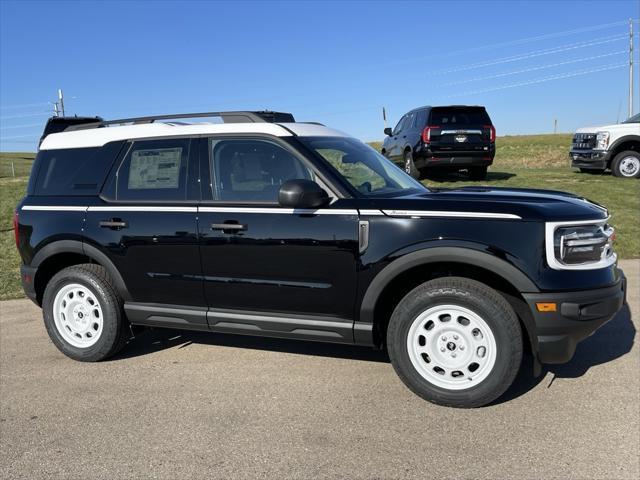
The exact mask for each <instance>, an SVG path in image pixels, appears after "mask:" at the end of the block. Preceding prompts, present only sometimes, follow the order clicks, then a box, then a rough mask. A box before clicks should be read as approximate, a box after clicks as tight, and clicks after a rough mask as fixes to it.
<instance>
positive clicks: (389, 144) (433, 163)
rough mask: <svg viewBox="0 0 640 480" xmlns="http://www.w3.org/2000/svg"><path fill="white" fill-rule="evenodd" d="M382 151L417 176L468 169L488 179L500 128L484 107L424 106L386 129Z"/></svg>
mask: <svg viewBox="0 0 640 480" xmlns="http://www.w3.org/2000/svg"><path fill="white" fill-rule="evenodd" d="M384 133H385V135H387V137H386V138H385V139H384V142H383V144H382V154H383V155H385V156H386V157H387V158H389V159H391V160H393V161H394V162H395V163H397V164H399V165H401V166H402V168H404V170H405V172H407V173H408V174H409V175H411V176H412V177H413V178H416V179H421V178H423V177H424V176H425V175H426V174H427V172H430V173H433V174H437V173H445V172H453V171H458V170H467V171H468V172H469V176H470V177H471V178H472V179H473V180H484V178H485V177H486V176H487V168H488V167H489V165H491V164H492V163H493V157H494V156H495V154H496V146H495V145H496V144H495V141H496V129H495V128H494V127H493V124H492V123H491V119H490V118H489V114H488V113H487V111H486V110H485V108H484V107H479V106H466V105H451V106H442V107H420V108H416V109H414V110H411V111H410V112H409V113H407V114H405V115H403V116H402V118H401V119H400V121H399V122H398V124H397V125H396V126H395V128H393V129H391V128H385V129H384Z"/></svg>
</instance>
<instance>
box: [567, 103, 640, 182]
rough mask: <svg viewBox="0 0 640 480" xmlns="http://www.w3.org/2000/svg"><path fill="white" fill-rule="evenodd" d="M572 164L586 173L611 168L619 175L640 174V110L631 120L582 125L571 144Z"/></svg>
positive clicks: (631, 176) (637, 175) (614, 173)
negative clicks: (609, 123)
mask: <svg viewBox="0 0 640 480" xmlns="http://www.w3.org/2000/svg"><path fill="white" fill-rule="evenodd" d="M569 156H570V157H571V166H572V167H576V168H579V169H580V171H581V172H585V173H602V172H604V171H605V170H606V169H607V168H609V169H611V172H612V173H613V175H614V176H616V177H625V178H639V177H640V114H637V115H634V116H633V117H631V118H629V119H628V120H626V121H624V122H622V123H618V124H613V125H599V126H595V127H585V128H579V129H578V130H577V131H576V133H575V134H574V136H573V142H572V144H571V151H570V152H569Z"/></svg>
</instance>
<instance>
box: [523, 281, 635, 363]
mask: <svg viewBox="0 0 640 480" xmlns="http://www.w3.org/2000/svg"><path fill="white" fill-rule="evenodd" d="M523 296H524V298H525V300H526V302H527V303H528V305H529V308H530V310H531V312H532V314H533V318H534V322H535V328H536V336H537V343H538V352H537V353H538V359H539V360H540V361H541V362H542V363H565V362H568V361H569V360H571V358H572V357H573V354H574V353H575V351H576V346H577V344H578V342H580V341H581V340H583V339H585V338H586V337H588V336H589V335H591V334H592V333H593V332H595V331H596V330H597V329H598V328H600V327H601V326H602V325H604V324H605V323H606V322H608V321H609V320H611V319H612V318H613V317H614V316H615V314H616V313H617V312H618V311H619V310H620V308H622V306H623V305H624V304H625V303H626V279H625V277H624V275H623V274H622V272H621V273H620V280H618V282H617V283H616V284H615V285H613V286H610V287H605V288H598V289H594V290H584V291H579V292H562V293H531V294H524V295H523ZM537 302H542V303H556V304H557V306H558V308H557V311H555V312H539V311H538V310H537V308H536V303H537Z"/></svg>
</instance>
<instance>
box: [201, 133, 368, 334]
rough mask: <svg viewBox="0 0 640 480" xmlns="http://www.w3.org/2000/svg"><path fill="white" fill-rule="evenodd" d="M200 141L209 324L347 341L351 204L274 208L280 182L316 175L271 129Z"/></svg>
mask: <svg viewBox="0 0 640 480" xmlns="http://www.w3.org/2000/svg"><path fill="white" fill-rule="evenodd" d="M202 141H203V142H206V144H204V143H203V148H201V150H200V151H201V157H202V156H204V157H205V161H204V162H202V163H201V169H208V170H209V171H208V173H209V174H210V175H211V181H210V182H208V183H209V185H208V188H210V192H206V194H205V192H203V196H204V197H205V198H206V195H208V196H209V197H210V198H211V201H210V202H208V203H205V204H203V205H202V206H201V207H200V208H199V214H198V225H199V235H200V242H201V243H200V251H201V257H202V272H203V280H204V293H205V297H206V300H207V303H208V305H209V307H210V311H209V326H210V328H211V329H213V330H216V331H230V332H237V333H249V334H251V333H256V334H260V335H272V336H281V337H296V338H307V339H322V340H326V341H332V340H333V341H336V342H352V341H353V337H352V324H353V311H354V298H355V290H356V262H357V256H358V242H357V236H358V216H357V211H356V210H354V209H349V208H341V204H342V205H344V203H345V201H344V200H340V199H336V201H334V202H333V203H332V204H331V205H330V206H328V207H326V208H323V209H319V210H315V211H295V210H292V209H286V208H281V207H280V206H279V205H278V203H277V198H278V190H279V188H280V185H282V183H284V182H285V181H287V180H290V179H295V178H305V179H310V180H315V181H318V180H317V178H316V176H315V174H314V171H313V169H312V168H311V167H310V166H309V165H308V164H307V163H306V161H305V160H304V159H301V158H300V157H298V156H297V155H296V154H295V153H294V152H293V151H291V150H290V149H289V147H287V146H286V145H285V144H281V143H279V142H278V141H277V140H275V139H267V138H247V137H244V138H209V139H203V140H202ZM205 151H206V153H204V152H205Z"/></svg>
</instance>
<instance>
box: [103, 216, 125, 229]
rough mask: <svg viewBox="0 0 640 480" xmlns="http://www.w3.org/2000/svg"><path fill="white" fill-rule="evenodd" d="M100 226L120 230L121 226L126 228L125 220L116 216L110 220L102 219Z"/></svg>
mask: <svg viewBox="0 0 640 480" xmlns="http://www.w3.org/2000/svg"><path fill="white" fill-rule="evenodd" d="M100 227H101V228H111V229H113V230H120V229H121V228H127V227H128V225H127V222H124V221H122V220H119V219H117V218H112V219H111V220H102V221H101V222H100Z"/></svg>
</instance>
